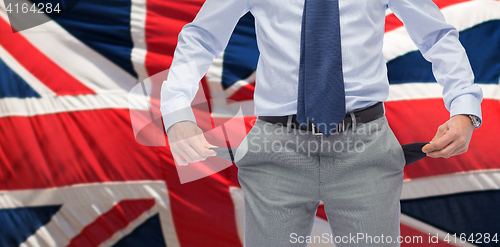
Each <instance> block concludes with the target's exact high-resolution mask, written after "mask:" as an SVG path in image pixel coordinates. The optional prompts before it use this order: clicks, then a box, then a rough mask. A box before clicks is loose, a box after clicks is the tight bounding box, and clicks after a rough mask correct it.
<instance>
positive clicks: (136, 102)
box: [0, 93, 149, 117]
mask: <svg viewBox="0 0 500 247" xmlns="http://www.w3.org/2000/svg"><path fill="white" fill-rule="evenodd" d="M130 99H133V100H130ZM99 109H133V110H149V98H148V97H145V96H141V95H131V96H129V94H127V93H109V94H106V93H100V94H85V95H76V96H52V97H43V98H25V99H20V98H3V99H0V117H8V116H23V117H30V116H36V115H45V114H53V113H63V112H74V111H90V110H99Z"/></svg>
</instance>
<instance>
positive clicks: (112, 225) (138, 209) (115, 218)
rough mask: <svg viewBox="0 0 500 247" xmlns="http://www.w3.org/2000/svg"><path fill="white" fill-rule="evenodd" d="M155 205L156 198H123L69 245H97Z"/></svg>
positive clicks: (90, 246) (79, 246) (73, 246)
mask: <svg viewBox="0 0 500 247" xmlns="http://www.w3.org/2000/svg"><path fill="white" fill-rule="evenodd" d="M154 205H155V200H154V199H140V200H123V201H120V202H119V203H118V204H116V205H115V206H114V207H113V208H111V209H110V210H109V211H108V212H106V213H104V214H102V215H101V216H99V217H98V218H97V219H96V220H95V221H94V222H92V223H90V224H89V225H87V226H86V227H85V228H83V230H82V231H81V232H80V234H78V235H77V236H75V237H74V238H73V239H71V242H70V244H69V245H68V247H97V246H99V245H100V244H101V243H102V242H104V241H106V240H108V239H109V238H111V237H112V236H113V235H114V234H115V233H116V232H117V231H119V230H121V229H123V228H125V227H127V226H128V225H129V224H130V223H131V222H132V221H134V220H135V219H137V218H138V217H139V216H140V215H141V214H143V213H144V212H146V211H147V210H149V209H150V208H152V207H153V206H154Z"/></svg>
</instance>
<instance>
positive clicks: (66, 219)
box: [20, 202, 114, 247]
mask: <svg viewBox="0 0 500 247" xmlns="http://www.w3.org/2000/svg"><path fill="white" fill-rule="evenodd" d="M113 206H114V205H113V204H112V203H107V204H106V203H95V204H90V203H87V204H79V205H74V204H73V203H72V202H69V204H66V205H64V204H63V206H62V207H61V209H60V210H59V211H58V212H57V213H56V214H55V215H54V216H52V218H51V220H50V222H49V223H47V224H45V225H44V226H42V227H40V228H39V229H38V230H37V231H36V232H35V233H34V234H33V235H31V236H29V237H28V239H26V241H24V243H22V244H21V245H20V247H53V246H67V245H68V244H69V243H70V241H71V239H73V238H74V237H75V236H77V235H78V234H79V233H80V232H81V231H82V230H83V228H85V226H87V225H88V224H90V223H92V222H93V221H94V220H96V218H97V217H99V216H100V215H101V214H102V213H105V212H107V211H108V210H110V209H111V208H112V207H113Z"/></svg>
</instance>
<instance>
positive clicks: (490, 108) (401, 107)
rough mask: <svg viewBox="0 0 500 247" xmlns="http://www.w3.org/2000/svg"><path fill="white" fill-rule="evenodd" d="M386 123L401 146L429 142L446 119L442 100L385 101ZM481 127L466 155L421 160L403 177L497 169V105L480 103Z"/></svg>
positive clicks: (499, 136) (499, 131)
mask: <svg viewBox="0 0 500 247" xmlns="http://www.w3.org/2000/svg"><path fill="white" fill-rule="evenodd" d="M385 106H386V110H387V112H386V115H387V118H388V120H389V124H390V126H391V128H392V130H393V131H394V133H395V135H396V136H397V137H398V140H399V142H400V143H401V144H406V143H411V142H428V141H430V140H431V139H432V138H433V137H434V135H435V133H436V131H437V128H438V127H439V125H441V124H443V123H444V122H446V121H447V120H448V119H449V112H448V111H447V110H446V108H445V107H444V104H443V100H442V99H423V100H405V101H395V102H386V103H385ZM481 106H482V114H483V116H484V117H483V124H482V126H481V127H480V128H479V129H477V130H474V134H473V136H472V140H471V143H470V145H469V151H468V152H467V153H465V154H462V155H459V156H454V157H451V158H449V159H444V158H437V159H434V158H429V157H427V158H424V159H422V160H420V161H418V162H416V163H414V164H411V165H410V166H408V167H406V168H405V178H419V177H427V176H436V175H443V174H450V173H457V172H465V171H475V170H486V169H498V168H500V156H498V155H492V154H495V153H498V146H497V145H494V144H492V142H491V140H499V139H500V129H499V128H498V123H499V122H500V114H498V113H499V112H500V102H499V101H498V100H492V99H485V100H483V103H482V104H481Z"/></svg>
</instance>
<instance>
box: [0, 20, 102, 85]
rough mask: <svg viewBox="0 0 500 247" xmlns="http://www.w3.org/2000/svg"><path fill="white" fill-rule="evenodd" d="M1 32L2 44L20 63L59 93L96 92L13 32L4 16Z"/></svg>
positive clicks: (0, 42)
mask: <svg viewBox="0 0 500 247" xmlns="http://www.w3.org/2000/svg"><path fill="white" fill-rule="evenodd" d="M0 33H3V34H2V35H1V36H2V38H0V45H1V46H2V47H3V48H4V49H5V50H6V51H7V52H8V53H10V55H11V56H13V57H14V58H15V59H16V60H17V61H18V62H19V64H21V65H22V66H23V67H24V68H25V69H26V70H28V71H29V72H30V73H31V74H32V75H33V76H35V77H36V78H37V79H38V80H39V81H40V82H42V83H43V84H45V86H47V87H48V88H50V89H51V90H52V91H54V92H55V93H56V94H57V95H78V94H94V93H95V92H94V91H93V90H91V89H90V88H88V87H87V86H85V85H84V84H82V83H81V82H80V81H78V80H77V79H75V78H74V77H73V76H72V75H70V74H69V73H68V72H66V71H65V70H64V69H62V68H61V67H60V66H59V65H57V64H56V63H54V62H53V61H52V60H51V59H50V58H48V57H47V56H46V55H45V54H43V53H42V52H41V51H40V50H38V49H37V48H36V47H35V46H33V45H32V44H31V43H30V42H29V41H28V40H27V39H26V38H25V37H23V36H22V35H21V34H20V33H12V29H11V28H10V26H9V24H8V23H7V22H6V21H5V20H4V19H2V18H0ZM41 42H43V41H41Z"/></svg>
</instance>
